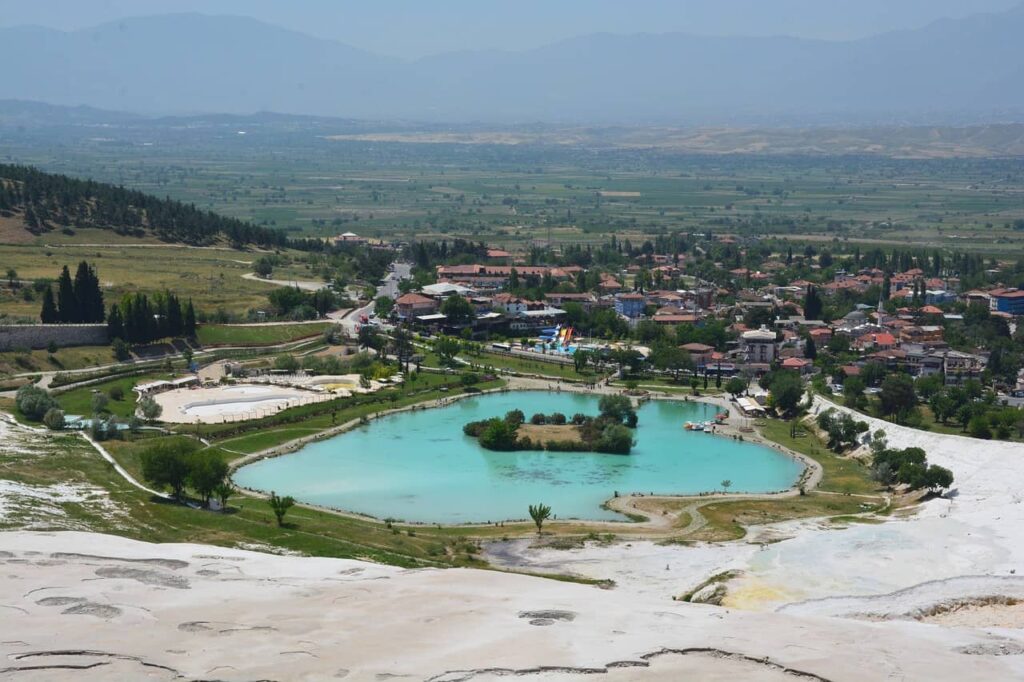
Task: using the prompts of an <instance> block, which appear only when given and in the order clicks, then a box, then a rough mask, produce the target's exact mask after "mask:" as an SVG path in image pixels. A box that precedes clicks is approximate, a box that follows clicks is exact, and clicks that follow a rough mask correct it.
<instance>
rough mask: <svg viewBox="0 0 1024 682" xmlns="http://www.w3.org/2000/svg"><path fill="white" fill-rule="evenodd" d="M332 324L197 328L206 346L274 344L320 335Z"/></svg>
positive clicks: (202, 325)
mask: <svg viewBox="0 0 1024 682" xmlns="http://www.w3.org/2000/svg"><path fill="white" fill-rule="evenodd" d="M331 326H332V323H330V322H314V323H310V324H273V325H225V324H201V325H199V328H198V329H197V330H196V338H197V339H198V341H199V343H200V344H202V345H204V346H273V345H277V344H281V343H288V342H291V341H298V340H300V339H305V338H311V337H316V336H319V335H321V334H323V332H324V330H325V329H328V328H329V327H331Z"/></svg>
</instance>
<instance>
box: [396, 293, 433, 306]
mask: <svg viewBox="0 0 1024 682" xmlns="http://www.w3.org/2000/svg"><path fill="white" fill-rule="evenodd" d="M434 302H435V301H434V299H432V298H428V297H426V296H423V295H422V294H417V293H413V292H410V293H408V294H404V295H402V296H399V297H398V300H397V301H395V304H396V305H417V304H421V303H434Z"/></svg>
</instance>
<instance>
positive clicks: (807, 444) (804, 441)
mask: <svg viewBox="0 0 1024 682" xmlns="http://www.w3.org/2000/svg"><path fill="white" fill-rule="evenodd" d="M759 426H760V429H761V433H762V434H763V435H764V437H765V438H767V439H768V440H771V441H774V442H776V443H778V444H779V445H782V446H784V447H787V448H789V449H790V450H794V451H796V452H799V453H802V454H804V455H807V456H809V457H811V458H812V459H814V460H815V461H817V462H818V463H819V464H821V467H822V470H823V476H822V480H821V484H820V485H819V486H818V489H819V490H826V491H830V492H839V493H852V494H868V495H870V494H872V493H877V492H878V490H879V487H878V484H877V483H875V482H874V481H872V480H871V477H870V475H869V472H868V468H867V467H866V466H864V465H863V464H861V463H860V462H859V461H857V460H855V459H852V458H846V457H840V456H839V455H836V454H835V453H833V452H832V451H831V450H829V449H828V448H827V447H825V444H824V443H822V442H821V440H820V439H818V437H817V436H816V435H814V434H813V433H811V432H809V431H807V430H806V429H804V428H803V427H800V428H798V429H797V435H796V437H795V438H793V437H791V436H790V435H789V427H790V422H787V421H783V420H781V419H768V420H765V421H764V422H763V423H761V422H759Z"/></svg>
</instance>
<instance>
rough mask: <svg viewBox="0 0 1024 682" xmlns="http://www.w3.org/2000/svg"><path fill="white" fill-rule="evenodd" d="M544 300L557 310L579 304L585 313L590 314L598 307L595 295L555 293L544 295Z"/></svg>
mask: <svg viewBox="0 0 1024 682" xmlns="http://www.w3.org/2000/svg"><path fill="white" fill-rule="evenodd" d="M544 300H546V301H547V302H548V303H550V304H551V305H552V306H554V307H556V308H561V307H562V306H564V305H565V304H566V303H577V304H579V306H580V307H581V308H583V310H584V312H590V311H591V310H592V309H593V308H595V307H598V301H597V297H595V296H594V295H593V294H559V293H555V292H551V293H547V294H544Z"/></svg>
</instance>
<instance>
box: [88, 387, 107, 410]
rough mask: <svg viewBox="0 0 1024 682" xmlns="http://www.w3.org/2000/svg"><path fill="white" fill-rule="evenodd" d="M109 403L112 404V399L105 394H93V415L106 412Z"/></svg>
mask: <svg viewBox="0 0 1024 682" xmlns="http://www.w3.org/2000/svg"><path fill="white" fill-rule="evenodd" d="M109 402H110V398H108V397H107V395H106V394H105V393H100V392H99V391H97V392H95V393H93V394H92V400H91V403H92V413H93V414H99V413H101V412H105V411H106V409H107V404H108V403H109Z"/></svg>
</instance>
